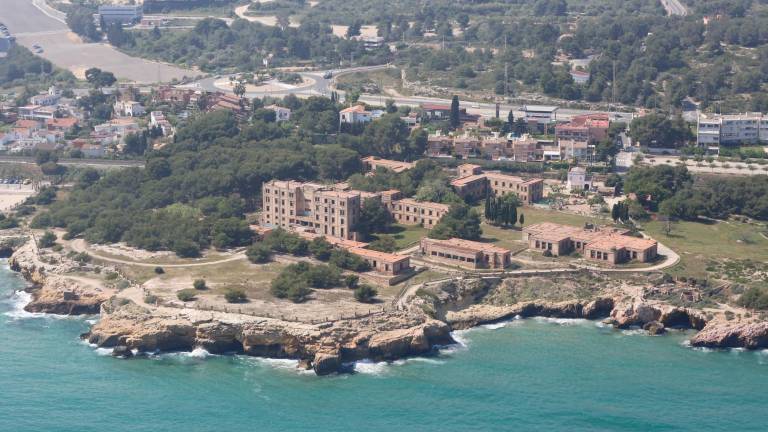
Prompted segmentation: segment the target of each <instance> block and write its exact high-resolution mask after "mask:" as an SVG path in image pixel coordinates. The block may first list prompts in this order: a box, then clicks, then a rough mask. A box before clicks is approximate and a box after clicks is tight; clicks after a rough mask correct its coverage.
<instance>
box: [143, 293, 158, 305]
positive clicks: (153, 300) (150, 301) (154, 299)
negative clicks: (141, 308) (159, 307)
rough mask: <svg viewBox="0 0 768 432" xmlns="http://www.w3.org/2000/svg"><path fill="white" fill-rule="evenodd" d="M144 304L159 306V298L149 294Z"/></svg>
mask: <svg viewBox="0 0 768 432" xmlns="http://www.w3.org/2000/svg"><path fill="white" fill-rule="evenodd" d="M144 303H146V304H157V296H156V295H154V294H147V295H145V296H144Z"/></svg>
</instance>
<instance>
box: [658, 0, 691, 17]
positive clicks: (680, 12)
mask: <svg viewBox="0 0 768 432" xmlns="http://www.w3.org/2000/svg"><path fill="white" fill-rule="evenodd" d="M661 5H662V6H664V9H666V11H667V15H669V16H673V15H677V16H686V15H688V9H686V8H685V6H683V4H682V3H680V0H661Z"/></svg>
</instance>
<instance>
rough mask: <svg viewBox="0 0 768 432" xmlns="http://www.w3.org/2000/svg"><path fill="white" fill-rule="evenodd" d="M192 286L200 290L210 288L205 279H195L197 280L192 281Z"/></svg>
mask: <svg viewBox="0 0 768 432" xmlns="http://www.w3.org/2000/svg"><path fill="white" fill-rule="evenodd" d="M192 287H194V288H195V289H196V290H198V291H202V290H205V289H208V287H207V286H206V285H205V280H204V279H195V281H194V282H192Z"/></svg>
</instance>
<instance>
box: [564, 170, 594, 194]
mask: <svg viewBox="0 0 768 432" xmlns="http://www.w3.org/2000/svg"><path fill="white" fill-rule="evenodd" d="M591 187H592V179H590V178H589V177H588V176H587V170H585V169H584V168H583V167H573V168H571V170H570V171H568V190H569V191H571V192H579V191H583V190H589V189H590V188H591Z"/></svg>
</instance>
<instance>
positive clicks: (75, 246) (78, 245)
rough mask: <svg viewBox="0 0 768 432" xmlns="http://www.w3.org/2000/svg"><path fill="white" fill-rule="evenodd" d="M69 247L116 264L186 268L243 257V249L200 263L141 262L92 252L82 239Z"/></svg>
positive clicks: (221, 262)
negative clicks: (222, 257) (228, 255)
mask: <svg viewBox="0 0 768 432" xmlns="http://www.w3.org/2000/svg"><path fill="white" fill-rule="evenodd" d="M70 247H71V248H72V250H74V251H75V252H85V253H87V254H88V255H90V256H92V257H94V258H97V259H100V260H102V261H107V262H112V263H118V264H127V265H135V266H139V267H152V268H154V267H158V266H161V267H170V268H186V267H201V266H209V265H216V264H223V263H227V262H231V261H237V260H241V259H244V258H245V251H242V252H238V253H236V254H234V255H232V256H231V257H227V258H224V259H220V260H218V261H206V262H201V263H189V264H163V263H142V262H136V261H130V260H122V259H119V258H112V257H106V256H103V255H99V254H98V253H97V252H94V251H93V250H91V249H89V248H88V245H87V243H86V242H85V240H83V239H77V240H74V241H72V242H71V243H70Z"/></svg>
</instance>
